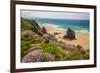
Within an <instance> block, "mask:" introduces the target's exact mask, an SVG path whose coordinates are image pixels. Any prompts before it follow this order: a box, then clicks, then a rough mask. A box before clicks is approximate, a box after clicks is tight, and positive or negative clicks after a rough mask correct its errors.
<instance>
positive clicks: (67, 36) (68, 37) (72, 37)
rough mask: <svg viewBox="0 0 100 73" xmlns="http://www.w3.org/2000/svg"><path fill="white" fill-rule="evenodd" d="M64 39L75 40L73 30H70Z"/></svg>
mask: <svg viewBox="0 0 100 73" xmlns="http://www.w3.org/2000/svg"><path fill="white" fill-rule="evenodd" d="M64 39H69V40H75V39H76V37H75V32H74V31H73V30H72V29H70V28H68V30H67V31H66V34H65V36H64Z"/></svg>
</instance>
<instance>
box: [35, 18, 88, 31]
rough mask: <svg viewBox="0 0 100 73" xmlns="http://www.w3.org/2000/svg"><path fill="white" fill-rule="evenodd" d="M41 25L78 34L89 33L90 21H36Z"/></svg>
mask: <svg viewBox="0 0 100 73" xmlns="http://www.w3.org/2000/svg"><path fill="white" fill-rule="evenodd" d="M35 20H36V21H37V22H38V23H39V24H40V25H49V26H53V27H56V28H59V29H65V30H67V29H68V28H70V29H72V30H74V31H76V32H89V20H71V19H64V20H62V19H35Z"/></svg>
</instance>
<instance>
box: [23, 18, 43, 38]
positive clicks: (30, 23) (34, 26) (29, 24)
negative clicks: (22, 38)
mask: <svg viewBox="0 0 100 73" xmlns="http://www.w3.org/2000/svg"><path fill="white" fill-rule="evenodd" d="M21 29H22V30H32V31H33V32H35V33H37V34H38V35H40V36H42V35H43V32H42V29H41V28H40V26H39V25H38V23H37V22H36V21H35V20H29V19H23V18H21Z"/></svg>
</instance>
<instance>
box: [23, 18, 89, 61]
mask: <svg viewBox="0 0 100 73" xmlns="http://www.w3.org/2000/svg"><path fill="white" fill-rule="evenodd" d="M45 34H46V35H48V36H49V37H46V36H45V37H46V38H44V37H43V36H44V35H45ZM56 35H60V33H59V32H55V33H54V34H50V33H49V32H48V30H47V29H46V28H45V27H41V26H40V25H39V24H38V23H37V22H36V21H35V20H30V19H23V18H21V62H25V63H26V62H47V61H67V60H83V59H89V52H90V51H89V49H84V48H83V47H82V46H81V45H74V44H69V43H67V44H66V43H65V42H63V41H59V40H58V39H57V38H56ZM75 39H77V37H76V35H75V31H73V30H72V29H70V28H69V29H68V30H67V31H66V34H65V35H63V40H65V41H66V40H69V41H72V40H75ZM45 40H46V41H47V40H49V42H45Z"/></svg>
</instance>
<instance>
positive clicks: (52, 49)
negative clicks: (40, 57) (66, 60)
mask: <svg viewBox="0 0 100 73" xmlns="http://www.w3.org/2000/svg"><path fill="white" fill-rule="evenodd" d="M41 46H42V50H43V51H44V53H49V54H52V55H54V56H55V60H62V58H63V57H64V56H65V55H66V54H65V52H64V50H62V49H61V47H59V46H58V45H56V44H53V43H48V44H46V43H42V44H41Z"/></svg>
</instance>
